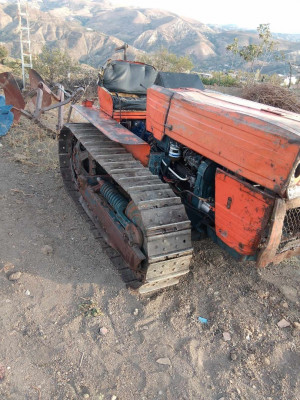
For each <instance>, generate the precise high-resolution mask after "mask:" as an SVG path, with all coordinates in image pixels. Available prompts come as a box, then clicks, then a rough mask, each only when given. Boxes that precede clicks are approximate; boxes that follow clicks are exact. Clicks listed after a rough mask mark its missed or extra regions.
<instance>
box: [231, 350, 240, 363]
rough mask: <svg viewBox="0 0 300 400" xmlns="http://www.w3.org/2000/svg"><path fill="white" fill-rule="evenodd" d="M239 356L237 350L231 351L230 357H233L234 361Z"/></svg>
mask: <svg viewBox="0 0 300 400" xmlns="http://www.w3.org/2000/svg"><path fill="white" fill-rule="evenodd" d="M237 358H238V354H237V352H236V351H234V350H233V351H232V352H231V353H230V359H231V360H232V361H235V360H237Z"/></svg>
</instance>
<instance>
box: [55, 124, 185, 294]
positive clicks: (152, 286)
mask: <svg viewBox="0 0 300 400" xmlns="http://www.w3.org/2000/svg"><path fill="white" fill-rule="evenodd" d="M78 143H80V149H81V153H80V157H79V160H80V161H79V162H80V163H82V164H83V163H84V162H88V163H89V165H90V166H91V165H92V166H93V172H92V168H89V172H88V173H89V174H90V175H89V176H93V174H95V172H94V171H95V170H96V169H97V167H98V166H100V167H101V170H102V171H104V172H105V174H107V176H109V177H110V179H111V181H112V182H113V184H114V186H115V187H116V188H118V190H119V191H121V192H122V193H123V194H125V196H126V197H127V198H128V199H129V201H131V202H132V204H133V205H134V208H135V214H137V215H138V218H136V219H135V224H136V225H138V227H139V229H140V230H141V231H142V233H143V244H142V245H141V249H140V250H141V252H142V253H143V254H144V256H145V260H144V261H142V262H141V264H140V266H139V267H138V268H136V267H133V265H130V263H128V261H127V263H125V262H124V257H121V256H120V255H119V254H118V252H116V251H115V250H113V249H111V248H109V247H108V246H107V245H106V248H107V251H108V253H109V256H110V257H111V259H112V261H113V263H114V265H115V266H116V267H117V269H118V270H119V271H120V274H121V276H122V278H123V280H124V281H125V282H126V283H127V284H128V285H130V286H132V287H134V288H136V289H137V290H138V291H139V293H141V294H142V293H149V292H153V291H156V290H158V289H161V288H164V287H168V286H172V285H174V284H177V283H178V282H179V278H180V277H181V276H183V275H185V274H187V273H188V272H189V265H190V261H191V257H192V246H191V229H190V221H189V220H188V217H187V215H186V212H185V209H184V206H183V205H182V203H181V200H180V198H178V197H177V196H176V195H175V194H174V192H173V191H172V190H171V189H170V187H169V185H168V184H165V183H163V182H161V180H160V179H159V178H158V177H157V176H155V175H152V174H151V172H150V171H149V169H148V168H146V167H144V166H143V165H142V164H141V163H140V162H139V161H137V160H136V159H134V158H133V156H132V155H131V154H130V153H128V152H127V151H126V150H125V149H124V148H123V147H122V146H121V145H120V144H118V143H116V142H113V141H111V140H110V139H109V138H107V137H106V136H105V135H104V134H103V133H101V132H100V131H99V130H98V129H97V128H95V127H94V126H93V125H92V124H89V123H83V124H82V123H80V124H67V125H65V126H64V128H63V129H62V131H61V133H60V139H59V157H60V167H61V173H62V177H63V180H64V183H65V186H66V188H67V189H68V191H69V194H70V195H71V197H72V198H73V199H74V200H75V202H76V203H77V204H78V205H80V212H81V213H82V214H85V216H87V215H88V219H89V220H90V221H92V223H93V228H92V229H93V231H94V233H95V236H96V237H97V239H98V240H100V242H101V243H102V245H103V242H104V240H105V241H106V242H108V243H111V240H110V239H112V238H111V237H109V232H108V231H107V230H105V229H103V227H102V226H101V221H100V220H99V217H97V215H95V212H94V210H93V207H92V204H89V201H87V199H86V198H84V196H83V195H82V191H81V190H80V182H79V179H78V177H77V175H76V173H74V170H75V169H76V165H74V149H75V146H76V144H77V148H78ZM77 163H78V161H77ZM77 169H78V165H77ZM97 196H99V197H100V198H101V201H102V202H103V201H104V202H105V199H104V198H103V197H102V196H101V195H100V194H97ZM137 221H138V222H137ZM123 236H124V237H125V236H126V235H123ZM122 245H123V244H122ZM126 246H127V248H128V250H129V251H131V250H132V249H131V248H130V247H128V246H131V244H129V243H128V240H126V239H124V247H125V249H126ZM140 250H139V249H138V251H140ZM122 258H123V259H122Z"/></svg>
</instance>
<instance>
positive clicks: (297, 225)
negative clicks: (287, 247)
mask: <svg viewBox="0 0 300 400" xmlns="http://www.w3.org/2000/svg"><path fill="white" fill-rule="evenodd" d="M299 237H300V207H298V208H292V209H290V210H287V213H286V216H285V218H284V223H283V231H282V239H283V240H284V239H285V238H286V239H293V238H295V239H297V238H299Z"/></svg>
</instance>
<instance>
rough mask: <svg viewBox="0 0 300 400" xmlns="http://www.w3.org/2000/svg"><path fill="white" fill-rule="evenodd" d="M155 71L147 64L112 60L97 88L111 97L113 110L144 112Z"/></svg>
mask: <svg viewBox="0 0 300 400" xmlns="http://www.w3.org/2000/svg"><path fill="white" fill-rule="evenodd" d="M156 75H157V71H156V69H155V68H154V67H152V66H151V65H148V64H143V63H139V62H132V61H121V60H113V61H110V62H109V63H108V64H107V65H106V67H105V68H104V71H103V74H102V76H101V77H100V79H99V86H102V87H104V88H105V89H106V90H107V91H108V92H109V93H110V95H111V97H112V101H113V109H114V110H137V111H144V110H146V94H147V89H148V87H150V86H151V85H153V83H154V81H155V79H156Z"/></svg>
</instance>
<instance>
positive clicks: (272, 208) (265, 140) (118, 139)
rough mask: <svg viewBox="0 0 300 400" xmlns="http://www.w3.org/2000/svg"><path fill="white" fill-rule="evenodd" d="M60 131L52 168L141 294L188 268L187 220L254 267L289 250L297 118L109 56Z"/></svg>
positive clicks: (296, 231)
mask: <svg viewBox="0 0 300 400" xmlns="http://www.w3.org/2000/svg"><path fill="white" fill-rule="evenodd" d="M98 95H99V103H100V107H99V108H96V107H94V106H91V104H89V102H88V101H86V102H84V105H81V106H79V105H74V106H73V109H74V110H76V112H77V113H80V114H81V116H82V117H84V118H85V119H86V120H87V122H86V123H67V124H66V125H65V126H64V127H63V129H62V131H61V133H60V143H59V149H60V163H61V172H62V175H63V178H64V181H65V184H66V186H67V188H68V189H69V190H70V193H71V194H72V196H73V197H74V198H75V199H76V200H78V201H79V202H80V203H81V205H82V206H83V208H84V210H85V211H86V213H87V214H88V215H89V217H90V218H91V219H92V221H93V222H94V224H95V226H96V228H97V231H98V232H100V233H101V235H102V237H103V238H104V239H105V240H106V241H107V243H108V244H109V245H110V246H111V247H113V248H114V249H116V250H117V252H118V254H120V255H121V256H122V260H123V261H124V263H123V264H122V266H121V271H123V272H125V275H126V279H125V280H126V281H127V282H128V283H129V284H130V285H131V286H134V287H135V288H137V290H138V291H139V292H140V293H147V292H152V291H154V290H157V289H160V288H163V287H167V286H170V285H174V284H176V283H178V280H179V278H180V277H181V276H183V275H185V274H187V273H188V271H189V265H190V262H191V258H192V251H193V249H192V242H191V229H193V230H194V231H197V232H199V234H200V235H208V236H209V237H211V238H212V239H213V240H214V241H215V242H217V243H218V244H219V245H221V246H222V247H223V248H224V249H226V250H228V252H229V253H231V254H232V256H234V257H235V258H237V259H240V260H256V263H257V266H259V267H265V266H266V265H268V264H270V263H275V264H276V263H279V262H280V261H282V260H283V259H284V258H287V257H291V256H299V255H300V152H299V144H300V117H299V115H297V114H294V113H291V112H287V111H284V110H281V109H277V108H273V107H269V106H265V105H262V104H258V103H254V102H251V101H246V100H243V99H240V98H236V97H232V96H227V95H224V94H221V93H216V92H212V91H208V90H204V87H203V85H202V82H201V80H200V79H199V77H198V76H197V75H192V74H181V73H162V72H158V73H157V71H156V70H155V69H154V68H153V67H152V66H150V65H145V64H142V63H137V62H130V61H126V60H124V61H111V62H110V63H108V64H107V65H106V67H105V69H104V70H103V73H102V75H101V77H100V79H99V83H98Z"/></svg>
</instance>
